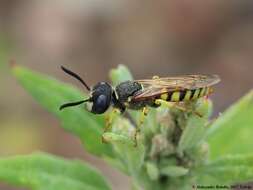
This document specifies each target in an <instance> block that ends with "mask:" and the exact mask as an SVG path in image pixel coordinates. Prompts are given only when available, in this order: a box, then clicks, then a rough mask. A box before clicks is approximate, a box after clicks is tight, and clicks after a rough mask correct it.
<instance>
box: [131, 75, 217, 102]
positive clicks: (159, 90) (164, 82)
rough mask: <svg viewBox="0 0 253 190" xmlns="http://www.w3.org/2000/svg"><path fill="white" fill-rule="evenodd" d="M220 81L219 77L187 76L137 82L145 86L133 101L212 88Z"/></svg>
mask: <svg viewBox="0 0 253 190" xmlns="http://www.w3.org/2000/svg"><path fill="white" fill-rule="evenodd" d="M219 81H220V78H219V77H218V76H217V75H185V76H176V77H165V78H154V79H144V80H136V82H138V83H140V84H141V85H142V86H143V89H142V91H140V92H139V93H138V94H136V95H135V96H134V97H133V98H132V100H134V101H140V100H144V99H147V98H152V97H156V96H159V95H161V94H164V93H167V92H171V91H181V90H193V89H197V88H204V87H209V86H212V85H214V84H216V83H218V82H219Z"/></svg>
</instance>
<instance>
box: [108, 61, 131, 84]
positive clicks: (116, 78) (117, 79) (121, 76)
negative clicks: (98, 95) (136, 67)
mask: <svg viewBox="0 0 253 190" xmlns="http://www.w3.org/2000/svg"><path fill="white" fill-rule="evenodd" d="M110 78H111V80H112V82H113V85H117V84H119V83H121V82H124V81H127V80H133V76H132V74H131V73H130V71H129V70H128V68H127V67H126V66H125V65H119V66H118V67H117V68H116V69H112V70H111V71H110Z"/></svg>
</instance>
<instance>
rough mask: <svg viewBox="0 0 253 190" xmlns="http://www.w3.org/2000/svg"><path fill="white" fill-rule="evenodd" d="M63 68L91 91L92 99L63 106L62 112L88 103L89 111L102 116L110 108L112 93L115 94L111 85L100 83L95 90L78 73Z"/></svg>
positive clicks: (87, 108) (63, 68)
mask: <svg viewBox="0 0 253 190" xmlns="http://www.w3.org/2000/svg"><path fill="white" fill-rule="evenodd" d="M61 68H62V70H63V71H64V72H65V73H67V74H69V75H71V76H72V77H74V78H76V79H77V80H79V81H80V82H81V83H82V84H83V85H84V86H85V87H86V89H87V90H88V91H90V97H89V98H88V99H86V100H82V101H78V102H71V103H66V104H63V105H62V106H61V107H60V110H62V109H64V108H67V107H72V106H77V105H80V104H83V103H86V106H85V107H86V110H87V111H89V112H91V113H94V114H102V113H104V112H105V111H106V110H107V109H108V108H109V107H110V104H111V100H112V93H113V89H112V87H111V85H109V84H108V83H106V82H99V83H98V84H96V85H95V86H94V87H93V88H90V87H89V86H88V85H87V84H86V83H85V82H84V80H83V79H82V78H81V77H80V76H78V75H77V74H76V73H74V72H72V71H70V70H68V69H66V68H65V67H61Z"/></svg>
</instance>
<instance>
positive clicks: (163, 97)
mask: <svg viewBox="0 0 253 190" xmlns="http://www.w3.org/2000/svg"><path fill="white" fill-rule="evenodd" d="M168 96H169V95H168V93H164V94H162V95H161V96H160V98H161V99H162V100H165V101H167V99H168Z"/></svg>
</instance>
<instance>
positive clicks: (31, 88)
mask: <svg viewBox="0 0 253 190" xmlns="http://www.w3.org/2000/svg"><path fill="white" fill-rule="evenodd" d="M12 71H13V74H14V76H15V77H16V78H17V79H18V81H19V82H20V84H21V85H22V86H23V87H24V88H25V89H26V91H27V92H29V93H30V94H31V95H32V96H33V97H34V98H35V99H36V100H37V101H38V102H39V103H40V104H41V105H42V106H43V107H45V108H46V109H47V110H48V111H50V112H52V113H53V114H55V115H56V116H57V117H58V118H59V119H60V121H61V123H62V126H63V128H64V129H66V130H68V131H69V132H71V133H73V134H75V135H77V136H78V137H79V138H80V139H81V141H82V142H83V144H84V146H85V148H86V149H87V150H88V151H89V152H91V153H93V154H95V155H98V156H103V155H106V156H110V157H112V156H113V153H112V147H111V146H110V145H108V144H103V143H102V141H101V137H102V127H103V126H104V118H103V116H102V117H99V116H96V115H94V114H91V113H89V112H87V111H85V110H84V109H83V107H81V106H80V107H74V108H72V109H66V110H63V111H59V106H60V105H62V104H64V103H66V102H73V101H78V100H82V99H84V98H85V97H84V96H85V95H84V94H83V93H81V92H80V91H79V90H77V89H76V88H74V87H72V86H70V85H67V84H64V83H62V82H59V81H57V80H55V79H53V78H51V77H48V76H45V75H42V74H39V73H36V72H33V71H31V70H29V69H26V68H24V67H21V66H17V65H15V66H14V67H13V68H12Z"/></svg>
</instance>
